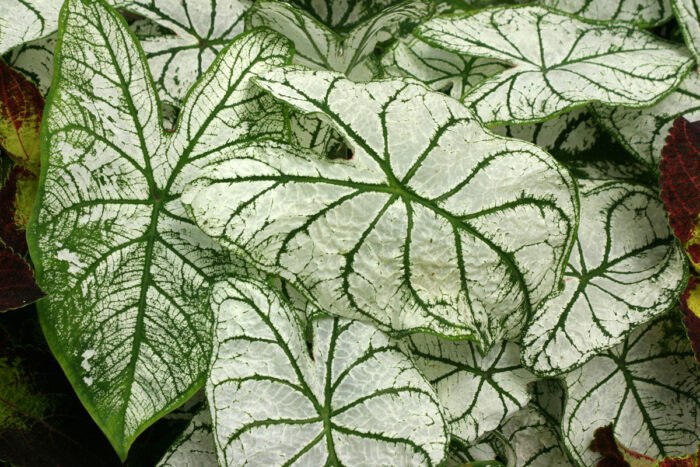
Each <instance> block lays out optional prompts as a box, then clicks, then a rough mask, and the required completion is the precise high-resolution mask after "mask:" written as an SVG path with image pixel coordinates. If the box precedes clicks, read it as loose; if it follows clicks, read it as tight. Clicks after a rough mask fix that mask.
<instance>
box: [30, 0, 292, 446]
mask: <svg viewBox="0 0 700 467" xmlns="http://www.w3.org/2000/svg"><path fill="white" fill-rule="evenodd" d="M289 55H290V46H289V44H288V43H287V41H285V40H284V39H283V38H280V37H279V36H278V35H276V34H273V33H272V32H269V31H268V32H264V31H254V32H251V33H250V34H246V35H244V36H240V37H239V38H238V39H237V40H236V41H235V42H234V43H233V44H232V45H231V46H229V47H227V48H225V49H224V51H223V52H222V54H221V56H220V58H219V59H218V60H216V61H215V62H214V64H213V65H212V68H211V69H210V70H209V71H208V72H207V74H205V75H204V77H203V78H202V80H201V81H199V82H198V84H197V85H196V86H195V87H194V88H193V90H192V91H191V93H190V95H189V99H188V100H187V102H186V103H185V105H184V107H183V111H182V113H181V115H180V118H181V120H180V121H181V122H182V124H181V125H180V128H178V130H177V131H176V132H175V133H171V134H167V133H165V132H164V131H163V129H162V127H161V121H160V112H159V102H158V99H157V96H156V90H155V87H154V86H153V82H152V79H151V77H150V76H149V74H148V71H147V70H148V68H147V66H146V60H145V57H144V55H143V51H142V50H141V49H140V48H139V46H138V44H137V43H136V42H135V40H134V39H133V37H132V36H131V34H130V32H129V30H128V28H127V26H126V23H125V22H124V20H123V19H122V18H121V17H120V16H119V15H118V14H117V13H116V12H115V11H114V10H112V9H111V8H108V7H107V6H106V5H105V4H104V3H102V2H94V1H88V0H69V1H68V2H67V5H66V8H65V9H64V10H63V13H62V17H61V26H60V29H59V46H58V49H57V53H56V67H57V72H58V73H57V76H58V80H57V81H56V82H54V83H53V84H52V90H51V96H50V98H49V106H48V108H47V110H46V120H45V122H44V125H45V127H44V133H43V138H44V139H45V140H44V142H43V143H44V144H45V146H44V158H45V159H44V161H43V162H44V163H43V165H42V186H41V187H40V191H39V199H40V203H41V204H40V208H39V209H37V210H35V211H34V217H33V219H32V223H31V225H30V231H29V232H28V234H29V235H28V236H29V239H30V249H31V253H32V258H33V259H34V261H35V264H37V269H38V274H37V275H38V278H39V283H40V284H41V285H42V286H43V287H45V289H46V290H47V291H48V292H49V293H50V295H49V297H48V298H47V299H46V300H44V301H42V302H41V303H40V304H39V312H40V316H41V320H42V326H43V329H44V332H45V334H46V337H47V340H48V342H49V344H50V346H51V348H52V351H53V353H54V354H55V355H56V357H57V359H58V361H59V362H60V363H61V365H62V367H63V368H64V370H65V372H66V374H67V376H68V378H69V379H70V381H71V383H72V384H73V387H74V388H75V390H76V393H77V394H78V395H79V396H80V398H81V400H82V402H83V403H84V404H85V406H86V407H87V409H88V411H90V413H91V414H92V416H93V417H94V419H95V420H96V421H97V423H98V425H99V426H100V427H101V428H102V430H103V431H104V432H105V434H106V435H107V437H108V438H109V439H110V441H111V442H112V444H113V446H114V447H115V449H116V450H117V453H118V454H119V455H120V456H121V457H122V458H123V457H125V455H126V452H127V450H128V448H129V445H130V444H131V442H132V441H133V440H134V438H135V437H136V436H137V435H138V434H139V433H140V432H141V431H142V430H143V429H145V427H146V426H148V425H149V424H150V423H152V421H154V420H155V419H157V418H158V417H159V416H160V415H162V414H163V413H165V412H167V411H169V410H171V409H172V408H174V407H176V406H177V405H179V403H181V402H182V401H183V400H185V399H187V398H188V397H189V396H190V395H191V394H192V393H193V392H194V391H195V390H196V389H197V387H198V386H199V385H201V384H202V382H203V380H204V377H205V373H204V372H205V370H206V367H207V364H208V359H209V351H210V336H211V334H210V333H211V329H212V325H213V320H212V316H211V311H210V309H209V306H208V304H207V297H208V293H209V290H210V284H211V282H212V281H213V280H214V279H215V278H216V276H217V274H219V273H222V272H226V271H228V270H229V269H230V268H231V267H233V263H231V258H230V255H228V254H227V253H225V252H224V251H222V250H221V248H220V247H219V246H218V245H217V244H216V243H215V242H213V241H212V240H211V239H209V238H208V237H207V236H206V235H205V234H203V233H202V232H201V231H199V230H198V229H197V228H196V227H195V226H194V225H193V224H192V223H191V222H190V221H189V220H188V219H187V218H186V216H185V213H184V210H183V208H182V205H181V204H180V200H179V199H180V191H181V189H182V187H183V185H184V184H185V183H186V182H187V179H188V178H189V177H190V173H191V171H193V170H195V166H196V163H197V162H196V161H197V160H198V159H200V158H202V157H204V156H205V155H207V154H212V153H217V152H218V151H223V150H224V149H225V148H229V147H231V146H233V145H236V144H238V143H241V142H245V141H248V140H250V139H255V138H260V137H267V136H275V137H281V135H282V134H283V128H284V122H283V112H282V109H281V108H280V107H279V106H278V105H277V104H276V103H275V102H274V101H273V100H272V99H271V98H270V97H268V96H266V95H264V94H262V93H261V91H259V90H258V89H257V88H254V87H252V84H251V83H250V76H251V74H252V73H256V72H260V71H262V70H264V69H266V68H268V67H270V66H272V65H278V64H282V63H285V62H286V61H287V60H288V59H289Z"/></svg>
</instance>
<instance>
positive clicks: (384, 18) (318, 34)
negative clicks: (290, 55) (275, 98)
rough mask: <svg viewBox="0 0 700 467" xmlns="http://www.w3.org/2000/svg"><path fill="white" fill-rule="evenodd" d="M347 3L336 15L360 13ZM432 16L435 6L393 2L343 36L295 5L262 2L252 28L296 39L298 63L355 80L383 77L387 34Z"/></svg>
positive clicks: (252, 14) (251, 19)
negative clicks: (380, 46) (378, 53)
mask: <svg viewBox="0 0 700 467" xmlns="http://www.w3.org/2000/svg"><path fill="white" fill-rule="evenodd" d="M339 4H340V2H339ZM342 5H344V6H346V8H347V10H343V9H342V8H339V7H337V6H333V7H332V8H333V14H334V15H340V17H345V16H346V15H349V14H354V13H355V12H357V10H355V9H354V8H353V7H355V8H356V7H357V6H358V4H355V3H354V2H347V3H342ZM359 5H362V3H360V4H359ZM371 11H375V10H374V9H373V10H371ZM429 12H430V2H427V1H424V0H405V1H402V2H393V4H392V5H390V6H388V7H387V8H384V9H381V10H376V13H375V14H374V15H372V16H369V15H362V17H363V18H364V19H363V20H362V21H361V22H358V23H357V24H356V25H355V26H353V28H352V29H350V30H348V31H347V32H343V33H342V34H339V33H337V32H335V31H333V30H332V29H330V28H329V26H327V25H325V24H323V23H321V22H320V21H319V20H318V19H316V18H315V17H314V16H312V15H310V14H308V13H306V12H304V11H303V10H299V9H298V8H295V7H293V6H292V5H290V4H287V3H283V2H277V1H268V0H262V1H259V2H256V3H255V5H254V6H253V8H251V10H250V13H249V15H248V17H247V19H246V28H252V27H256V26H266V27H268V28H271V29H273V30H274V31H277V32H279V33H280V34H282V35H284V36H286V37H288V38H289V39H291V40H293V41H294V46H295V54H294V63H297V64H300V65H305V66H308V67H311V68H313V69H317V70H330V71H339V72H341V73H344V74H345V75H346V76H347V77H348V78H350V79H352V80H354V81H364V80H369V79H372V78H375V77H376V76H377V75H378V74H379V70H378V68H377V64H376V63H375V58H374V49H375V46H376V45H377V43H378V42H379V40H380V39H381V33H385V34H389V35H393V34H395V33H396V32H397V31H398V30H399V28H400V27H401V25H402V24H404V23H406V22H417V21H418V20H419V19H420V18H422V17H425V16H427V15H428V13H429ZM358 13H359V12H358ZM355 14H356V13H355Z"/></svg>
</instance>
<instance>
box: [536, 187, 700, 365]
mask: <svg viewBox="0 0 700 467" xmlns="http://www.w3.org/2000/svg"><path fill="white" fill-rule="evenodd" d="M579 189H580V196H581V198H580V199H581V221H580V224H579V230H578V238H577V239H576V244H575V246H574V249H573V251H572V252H571V256H570V257H569V264H568V266H567V268H566V271H565V272H564V291H563V292H562V293H561V294H560V295H556V296H554V297H553V298H551V299H550V300H548V301H546V302H545V303H544V304H543V305H542V306H541V307H540V308H539V309H538V310H536V311H535V315H534V317H533V319H532V321H531V322H530V323H529V324H528V327H527V330H526V331H525V334H524V337H523V362H524V364H525V365H526V366H528V367H530V368H532V369H533V370H534V371H536V372H537V373H539V374H544V375H556V374H559V373H562V372H564V371H566V370H568V369H571V368H573V367H576V366H578V365H581V364H583V363H584V362H585V361H586V360H588V359H589V358H590V357H592V356H593V355H594V354H595V353H596V352H598V351H600V350H604V349H607V348H610V347H612V346H614V345H617V344H618V343H620V342H621V341H622V340H623V339H624V337H625V335H626V334H627V332H628V331H629V330H630V329H632V328H634V327H635V326H637V325H640V324H642V323H645V322H647V321H649V320H651V319H652V318H654V317H655V316H658V315H660V314H662V313H664V312H666V311H668V310H669V309H670V308H671V307H672V306H673V305H674V304H675V303H676V300H677V299H678V295H679V294H680V293H681V291H682V290H683V288H684V287H685V281H686V279H687V274H688V269H687V265H686V262H685V258H684V257H683V252H682V250H681V248H680V247H679V245H678V243H677V241H676V239H675V237H674V236H673V234H672V232H671V230H670V229H669V227H668V223H667V221H666V213H665V212H664V209H663V205H662V204H661V201H660V200H659V199H658V197H657V194H656V192H655V190H652V189H650V188H647V187H646V186H644V185H639V184H633V183H630V182H622V181H591V180H579Z"/></svg>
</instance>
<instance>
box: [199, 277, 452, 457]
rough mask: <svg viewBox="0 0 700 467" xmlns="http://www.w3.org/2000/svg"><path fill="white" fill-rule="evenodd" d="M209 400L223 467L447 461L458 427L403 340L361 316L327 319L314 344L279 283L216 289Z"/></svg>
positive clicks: (318, 324)
mask: <svg viewBox="0 0 700 467" xmlns="http://www.w3.org/2000/svg"><path fill="white" fill-rule="evenodd" d="M212 300H213V302H214V304H213V307H214V310H215V314H216V315H217V317H218V319H217V324H216V329H215V333H214V341H215V343H214V352H213V355H212V362H211V375H210V379H209V381H208V383H207V397H208V400H209V405H210V409H211V413H212V420H213V426H214V434H215V443H216V448H217V453H218V457H219V460H220V462H221V463H222V464H223V465H233V464H234V463H235V464H244V463H247V464H250V465H266V466H275V465H439V464H440V463H441V461H442V460H443V458H444V456H445V454H446V450H447V442H448V439H449V433H448V431H447V425H446V424H445V422H444V420H443V416H442V412H441V409H440V405H439V402H438V401H437V397H436V396H435V393H434V392H433V390H432V388H431V387H430V385H429V384H428V383H427V382H426V381H425V380H424V379H423V377H422V376H421V374H420V373H419V372H418V371H417V370H416V369H415V367H414V366H413V363H412V362H411V360H410V359H409V358H408V357H407V356H406V355H405V354H403V353H402V352H401V350H400V347H399V344H398V343H396V342H394V341H392V340H391V339H389V338H388V337H387V336H386V335H385V334H382V333H381V332H380V331H378V330H377V329H376V328H374V327H373V326H369V325H366V324H364V323H361V322H359V321H350V320H345V319H339V318H321V319H318V320H315V321H314V322H313V323H312V324H311V330H310V334H309V336H310V341H309V343H308V344H307V341H306V339H305V338H304V335H305V333H304V328H303V326H301V323H300V320H299V319H298V317H297V316H296V313H295V312H294V311H293V310H292V309H291V307H289V306H288V305H287V304H286V303H285V301H284V300H282V299H281V298H280V297H279V295H278V294H277V293H275V292H274V291H273V290H271V289H270V288H268V287H266V286H264V285H262V286H261V285H259V284H255V283H253V282H244V281H239V280H229V281H228V282H223V283H219V284H217V285H216V286H215V288H214V292H213V296H212Z"/></svg>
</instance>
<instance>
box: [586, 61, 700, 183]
mask: <svg viewBox="0 0 700 467" xmlns="http://www.w3.org/2000/svg"><path fill="white" fill-rule="evenodd" d="M593 109H594V112H595V114H596V117H597V119H598V120H599V121H600V123H601V124H602V125H603V126H604V127H605V128H606V129H607V130H608V131H609V132H610V133H612V134H613V135H614V136H615V138H617V139H618V141H620V142H621V143H622V144H623V145H624V146H625V147H626V148H627V149H628V150H629V151H630V153H631V154H632V155H633V156H634V157H636V158H637V159H639V160H640V161H642V162H643V163H645V164H647V165H649V166H650V167H651V168H652V169H654V170H658V169H659V163H660V162H661V151H662V150H663V147H664V144H665V142H666V137H667V136H668V132H669V130H670V129H671V127H672V126H673V121H674V120H675V119H676V117H678V116H679V115H682V116H683V117H684V118H686V119H688V120H700V73H698V72H697V71H693V72H691V73H689V74H688V76H687V77H686V79H685V80H684V81H683V82H682V83H681V85H680V86H679V87H678V89H676V90H675V91H674V92H672V93H671V94H669V95H668V96H667V97H666V98H664V99H663V100H662V101H661V102H659V103H658V104H656V105H655V106H653V107H649V108H646V109H627V108H624V107H615V108H611V107H603V106H599V105H596V106H593Z"/></svg>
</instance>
